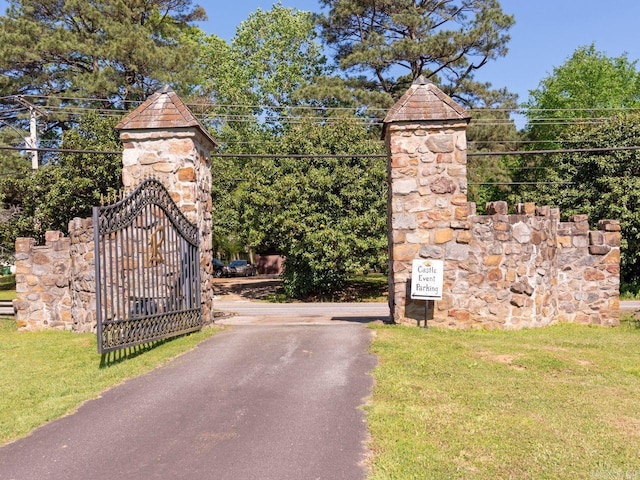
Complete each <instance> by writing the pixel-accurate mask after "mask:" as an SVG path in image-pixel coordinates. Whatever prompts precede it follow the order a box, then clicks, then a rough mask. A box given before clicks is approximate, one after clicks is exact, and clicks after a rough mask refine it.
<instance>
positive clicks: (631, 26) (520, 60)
mask: <svg viewBox="0 0 640 480" xmlns="http://www.w3.org/2000/svg"><path fill="white" fill-rule="evenodd" d="M276 2H277V0H239V1H228V0H224V1H222V0H200V1H198V0H194V3H198V4H200V5H201V6H202V7H204V9H205V10H206V12H207V15H208V17H209V20H208V21H207V22H203V23H201V24H200V27H201V28H202V29H203V30H204V31H206V32H207V33H210V34H215V35H217V36H219V37H221V38H224V39H226V40H229V39H230V38H232V37H233V35H234V33H235V30H236V27H237V26H238V25H239V24H240V22H242V21H243V20H245V19H246V18H247V17H248V15H249V14H250V13H251V12H253V11H255V10H257V9H258V8H261V9H263V10H269V9H270V8H271V6H272V5H273V4H274V3H276ZM281 3H282V4H283V5H284V6H286V7H292V8H296V9H298V10H310V11H315V12H317V11H319V10H320V4H319V2H318V1H317V0H281ZM500 4H501V5H502V9H503V10H504V11H505V12H506V13H509V14H513V15H514V16H515V25H514V26H513V27H512V28H511V30H510V32H509V33H510V35H511V41H510V42H509V53H508V54H507V56H505V57H503V58H500V59H498V60H496V61H494V62H492V63H489V64H487V65H485V66H484V67H483V68H482V69H480V70H478V72H477V73H476V80H480V81H484V82H491V84H492V85H493V87H495V88H502V87H506V88H507V89H508V90H509V91H511V92H513V93H517V94H518V97H519V98H518V100H519V102H525V101H526V100H527V99H528V97H529V91H530V90H533V89H535V88H536V87H537V86H538V84H539V83H540V81H541V80H542V79H544V78H545V77H547V76H548V75H550V74H551V73H553V69H554V67H558V66H560V65H562V64H563V63H564V62H565V61H566V60H567V59H568V58H569V57H570V56H571V54H572V53H573V52H574V51H575V50H576V49H577V48H578V47H580V46H584V45H590V44H591V43H594V44H595V46H596V48H597V49H598V50H599V51H603V52H604V53H605V54H606V55H608V56H610V57H617V56H620V55H622V54H623V53H626V54H627V55H628V58H629V59H630V60H640V33H639V32H638V30H636V29H639V28H640V27H639V25H638V19H639V18H640V1H638V0H610V1H608V2H604V1H602V0H501V1H500ZM6 7H7V2H6V1H5V0H0V11H1V12H4V11H5V10H6ZM638 68H640V62H639V65H638Z"/></svg>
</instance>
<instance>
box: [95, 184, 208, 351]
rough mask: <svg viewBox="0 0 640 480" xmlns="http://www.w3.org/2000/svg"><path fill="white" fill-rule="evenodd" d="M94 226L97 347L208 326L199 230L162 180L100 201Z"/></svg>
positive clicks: (108, 347)
mask: <svg viewBox="0 0 640 480" xmlns="http://www.w3.org/2000/svg"><path fill="white" fill-rule="evenodd" d="M93 225H94V242H95V273H96V307H97V308H96V310H97V312H96V313H97V323H98V332H97V334H98V352H100V353H106V352H110V351H113V350H118V349H122V348H126V347H130V346H133V345H138V344H141V343H148V342H151V341H155V340H161V339H164V338H169V337H173V336H176V335H181V334H183V333H187V332H191V331H194V330H198V329H200V328H201V327H202V308H201V304H200V255H199V251H198V229H197V227H196V225H193V224H192V223H190V222H189V221H188V220H187V218H186V217H185V216H184V215H183V214H182V212H181V211H180V210H179V209H178V207H177V205H176V204H175V203H174V202H173V200H172V199H171V196H170V195H169V192H167V190H166V188H165V187H164V185H162V184H161V183H160V182H159V181H157V180H154V179H149V180H145V181H144V182H143V183H141V184H140V185H139V186H138V187H137V188H136V189H135V190H134V191H133V192H131V194H130V195H128V196H127V197H126V198H124V199H122V200H120V201H119V202H116V203H114V204H112V205H107V206H103V207H94V209H93Z"/></svg>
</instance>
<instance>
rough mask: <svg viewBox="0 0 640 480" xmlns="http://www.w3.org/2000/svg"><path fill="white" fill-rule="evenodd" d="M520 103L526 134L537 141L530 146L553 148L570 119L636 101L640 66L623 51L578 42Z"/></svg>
mask: <svg viewBox="0 0 640 480" xmlns="http://www.w3.org/2000/svg"><path fill="white" fill-rule="evenodd" d="M525 106H526V107H527V108H528V110H527V113H526V115H527V118H528V121H529V123H528V126H527V133H528V137H529V139H530V140H535V141H536V142H538V144H537V146H535V147H534V148H541V147H548V148H556V147H557V146H558V143H557V142H556V140H557V138H558V137H559V136H560V135H561V134H562V132H563V131H565V130H567V129H569V130H573V129H572V128H570V127H571V124H573V123H580V122H582V123H585V124H588V123H592V122H594V121H599V119H601V118H608V117H610V116H612V115H615V114H616V113H617V112H619V111H620V110H621V109H625V108H633V107H638V106H640V72H638V70H637V69H636V62H632V61H630V60H629V59H628V58H627V56H626V55H621V56H619V57H608V56H606V55H605V53H604V52H601V51H598V50H596V47H595V45H594V44H591V45H589V46H582V47H579V48H578V49H576V51H575V52H574V53H573V55H572V56H571V57H569V59H567V61H566V62H565V63H564V64H562V65H561V66H559V67H556V68H554V70H553V73H552V74H551V75H549V76H548V77H546V78H544V79H543V80H542V81H541V82H540V84H539V86H538V88H536V89H535V90H533V91H531V94H530V97H529V100H528V102H527V103H526V104H525ZM565 137H566V135H565Z"/></svg>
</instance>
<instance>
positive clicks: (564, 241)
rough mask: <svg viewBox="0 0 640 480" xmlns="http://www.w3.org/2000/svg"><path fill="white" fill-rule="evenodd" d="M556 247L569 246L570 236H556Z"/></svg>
mask: <svg viewBox="0 0 640 480" xmlns="http://www.w3.org/2000/svg"><path fill="white" fill-rule="evenodd" d="M557 242H558V247H561V248H569V247H571V237H570V236H561V237H557Z"/></svg>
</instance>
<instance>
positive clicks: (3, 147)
mask: <svg viewBox="0 0 640 480" xmlns="http://www.w3.org/2000/svg"><path fill="white" fill-rule="evenodd" d="M0 150H13V151H26V152H29V151H39V152H57V153H91V154H103V155H120V154H122V151H115V150H83V149H70V148H42V147H40V148H27V147H13V146H9V145H0ZM637 150H640V146H638V145H636V146H630V147H593V148H564V149H556V150H517V151H508V152H467V157H497V156H514V155H553V154H559V153H604V152H619V151H637ZM211 156H212V157H220V158H300V159H304V158H354V157H357V158H386V157H387V156H388V155H387V154H357V153H354V154H289V153H275V154H274V153H216V152H213V153H212V154H211Z"/></svg>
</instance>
